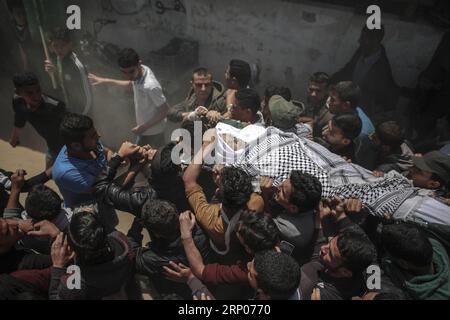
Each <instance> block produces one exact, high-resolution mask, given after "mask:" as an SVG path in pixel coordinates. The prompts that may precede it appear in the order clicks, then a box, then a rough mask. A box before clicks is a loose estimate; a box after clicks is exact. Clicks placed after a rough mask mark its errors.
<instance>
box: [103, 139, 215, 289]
mask: <svg viewBox="0 0 450 320" xmlns="http://www.w3.org/2000/svg"><path fill="white" fill-rule="evenodd" d="M141 151H142V148H140V147H139V146H137V145H134V144H131V143H124V144H123V145H122V146H121V148H120V149H119V152H118V154H116V155H114V156H113V157H112V159H111V161H110V162H109V164H108V168H107V169H106V170H105V171H104V172H103V173H101V174H100V176H99V177H98V179H97V183H96V184H95V194H96V197H97V200H98V201H105V202H106V203H108V204H110V205H113V206H114V207H115V208H116V209H118V210H122V211H127V212H130V213H132V214H133V215H135V216H136V219H135V220H134V222H133V225H132V226H131V228H130V230H129V232H128V239H129V240H130V241H131V243H132V247H133V249H134V250H135V253H136V269H137V271H138V272H140V273H143V274H145V275H148V276H150V277H151V279H152V281H153V283H154V285H155V287H156V289H157V290H158V291H159V293H173V292H177V293H178V294H180V295H182V296H183V297H185V298H190V297H191V291H190V289H189V287H187V286H186V285H180V284H173V283H172V282H170V281H166V280H165V279H163V277H161V274H162V272H163V271H164V270H163V266H168V265H169V262H170V261H173V262H175V263H183V264H188V260H187V257H186V255H185V253H184V249H183V245H182V243H181V238H180V231H179V223H178V210H177V208H176V207H175V205H173V204H172V203H170V202H168V201H161V200H157V199H156V197H157V195H156V192H155V190H154V189H153V188H152V187H151V186H146V187H142V188H139V189H135V190H130V189H127V188H123V187H121V186H119V185H118V184H116V183H114V181H113V179H114V177H115V175H116V172H117V168H118V167H119V166H120V163H121V162H122V161H123V160H124V159H125V158H130V157H131V158H133V157H134V158H137V157H139V156H142V154H139V153H140V152H141ZM147 152H148V154H146V155H145V156H146V157H147V159H148V160H153V157H154V156H155V153H156V150H149V151H147ZM144 163H145V162H144V161H142V162H141V163H140V164H137V165H132V169H131V171H130V172H131V174H128V176H127V178H126V180H125V184H127V180H132V179H133V175H135V174H136V173H137V172H138V171H139V170H140V169H141V168H142V166H143V164H144ZM143 226H145V228H146V229H147V231H148V232H149V234H150V237H151V239H152V241H151V243H150V245H149V246H147V247H142V239H143V236H142V234H141V233H142V228H143ZM194 234H195V235H194V238H195V243H196V245H197V246H198V248H199V249H200V251H201V253H202V257H203V258H204V259H206V260H207V261H209V243H208V238H207V237H206V235H205V234H204V233H203V231H202V230H201V229H200V228H198V227H197V228H196V229H195V232H194Z"/></svg>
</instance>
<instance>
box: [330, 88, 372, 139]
mask: <svg viewBox="0 0 450 320" xmlns="http://www.w3.org/2000/svg"><path fill="white" fill-rule="evenodd" d="M360 99H361V90H360V89H359V87H358V86H357V85H356V84H355V83H353V82H351V81H342V82H339V83H338V84H336V85H335V86H334V87H332V88H331V89H330V92H329V97H328V101H327V106H328V108H329V110H330V112H331V113H332V114H333V115H341V114H346V113H352V114H354V113H356V114H358V116H359V118H360V119H361V122H362V129H361V134H360V135H359V138H360V139H361V138H364V137H367V136H368V135H370V134H371V133H373V132H374V131H375V127H374V126H373V124H372V121H371V120H370V119H369V117H368V116H367V115H366V114H365V113H364V111H363V110H362V109H361V108H360V107H358V104H359V101H360Z"/></svg>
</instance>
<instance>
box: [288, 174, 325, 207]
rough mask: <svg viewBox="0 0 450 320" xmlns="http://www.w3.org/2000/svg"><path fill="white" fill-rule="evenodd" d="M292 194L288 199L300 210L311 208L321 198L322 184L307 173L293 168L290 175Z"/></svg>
mask: <svg viewBox="0 0 450 320" xmlns="http://www.w3.org/2000/svg"><path fill="white" fill-rule="evenodd" d="M290 180H291V184H292V189H293V190H292V194H291V198H290V199H289V201H290V202H291V203H292V204H294V205H296V206H297V207H298V208H299V209H300V210H301V211H308V210H313V209H314V208H315V207H316V206H317V205H318V204H319V201H320V199H321V198H322V184H321V183H320V181H319V179H317V178H316V177H315V176H313V175H310V174H309V173H306V172H302V171H299V170H294V171H292V172H291V176H290Z"/></svg>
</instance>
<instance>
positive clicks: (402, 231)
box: [381, 223, 433, 267]
mask: <svg viewBox="0 0 450 320" xmlns="http://www.w3.org/2000/svg"><path fill="white" fill-rule="evenodd" d="M381 242H382V245H383V247H384V249H385V250H386V251H387V252H389V254H390V255H391V256H393V257H394V258H396V259H402V260H404V261H406V262H408V263H409V264H411V265H413V266H416V267H426V266H428V265H430V263H431V262H432V260H433V247H432V245H431V242H430V240H428V238H427V237H426V235H425V234H424V233H423V232H422V231H421V230H420V229H419V228H417V227H416V226H413V225H411V224H406V223H399V224H392V225H385V226H383V231H382V232H381Z"/></svg>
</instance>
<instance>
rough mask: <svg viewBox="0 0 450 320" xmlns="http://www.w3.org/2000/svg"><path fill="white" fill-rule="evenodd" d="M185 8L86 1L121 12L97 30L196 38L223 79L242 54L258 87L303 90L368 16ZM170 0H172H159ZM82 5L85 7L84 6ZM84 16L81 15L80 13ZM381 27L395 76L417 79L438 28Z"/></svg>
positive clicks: (331, 65)
mask: <svg viewBox="0 0 450 320" xmlns="http://www.w3.org/2000/svg"><path fill="white" fill-rule="evenodd" d="M180 1H181V2H182V3H183V4H184V6H185V8H186V13H185V14H184V13H181V12H177V11H167V12H165V13H164V14H162V15H159V14H157V13H156V10H157V8H156V5H155V3H156V2H155V1H151V2H150V4H151V5H148V2H145V1H134V0H121V1H117V0H116V1H115V2H118V3H122V4H126V3H127V2H128V3H131V4H137V7H141V6H143V5H144V4H146V5H145V6H143V7H142V8H141V10H140V13H139V14H136V15H131V16H119V15H117V14H115V13H112V12H102V10H101V8H100V2H99V1H88V2H86V1H85V3H86V4H88V5H89V6H90V10H89V12H88V16H89V18H88V19H87V20H90V19H92V18H99V17H103V18H105V17H107V18H113V19H118V23H117V24H115V25H110V26H107V27H105V28H104V30H103V31H102V33H101V34H100V37H101V38H102V39H104V40H107V41H111V42H115V43H117V44H121V45H129V46H133V47H136V48H137V49H139V50H140V51H141V52H147V51H148V50H152V49H154V48H158V47H161V46H163V45H164V44H165V43H167V41H168V40H169V39H170V37H171V36H181V37H187V38H192V39H195V40H197V41H198V42H199V43H200V63H201V64H203V65H206V66H208V67H209V68H211V69H212V70H213V71H214V73H215V76H216V78H217V79H219V80H221V79H223V72H224V68H225V65H226V63H227V62H228V60H230V59H231V58H242V59H244V60H247V61H249V62H252V63H258V64H260V65H261V67H262V74H261V86H260V87H261V88H263V87H264V86H265V85H266V84H268V83H276V84H280V85H287V86H289V87H291V89H292V90H293V91H294V93H295V94H296V96H297V97H299V98H303V97H304V91H305V87H306V84H307V79H308V77H309V75H310V74H311V73H312V72H315V71H319V70H320V71H326V72H329V73H333V72H335V71H336V70H337V69H338V68H340V67H341V66H342V65H343V64H344V63H345V62H346V61H347V60H348V59H349V58H350V57H351V55H352V54H353V52H354V51H355V50H356V48H357V45H358V44H357V39H358V36H359V32H360V29H361V27H362V25H363V24H364V23H365V19H366V17H365V16H362V15H357V14H355V13H354V12H353V10H352V9H351V8H346V7H341V6H331V5H324V4H318V3H312V2H306V1H305V3H300V4H298V3H289V2H283V1H281V0H248V1H242V0H228V1H214V0H180ZM161 3H163V4H164V5H165V6H172V4H173V1H172V0H162V1H161ZM84 12H85V11H84ZM84 21H86V19H85V20H84ZM382 23H383V24H384V25H385V28H386V36H385V39H384V44H385V46H386V48H387V53H388V56H389V58H390V61H391V65H392V69H393V73H394V77H395V79H396V80H397V81H398V83H399V84H400V85H402V86H414V85H415V82H416V79H417V74H418V73H419V72H420V70H422V69H423V68H425V67H426V65H427V63H428V62H429V60H430V58H431V55H432V53H433V52H434V50H435V48H436V46H437V44H438V42H439V40H440V38H441V35H442V31H441V30H438V29H436V28H435V27H433V26H429V25H427V24H425V23H410V22H404V21H400V20H399V19H398V17H397V16H393V15H388V14H386V15H382Z"/></svg>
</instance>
